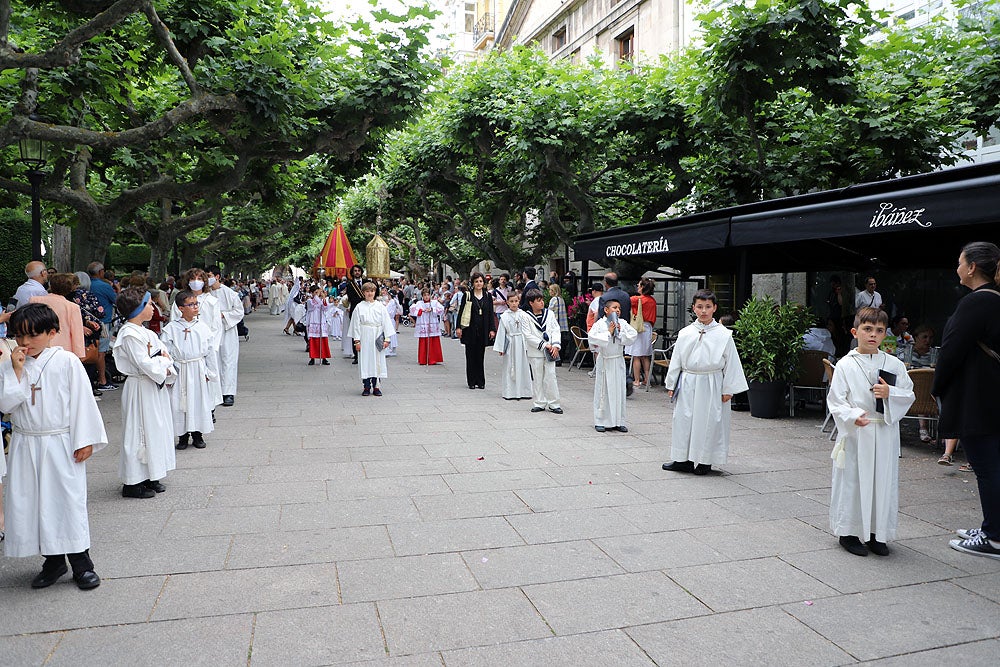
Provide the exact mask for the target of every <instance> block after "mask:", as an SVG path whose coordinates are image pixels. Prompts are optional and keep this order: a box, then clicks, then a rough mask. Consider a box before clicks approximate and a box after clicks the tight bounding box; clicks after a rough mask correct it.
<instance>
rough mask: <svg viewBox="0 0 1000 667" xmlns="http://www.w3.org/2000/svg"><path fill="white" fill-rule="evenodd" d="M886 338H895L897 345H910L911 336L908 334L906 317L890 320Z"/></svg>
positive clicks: (908, 326)
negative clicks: (890, 324)
mask: <svg viewBox="0 0 1000 667" xmlns="http://www.w3.org/2000/svg"><path fill="white" fill-rule="evenodd" d="M886 335H887V336H895V337H896V344H897V345H912V344H913V335H912V334H910V318H908V317H907V316H906V315H897V316H896V317H895V318H893V320H892V326H891V327H890V328H889V331H888V333H887V334H886Z"/></svg>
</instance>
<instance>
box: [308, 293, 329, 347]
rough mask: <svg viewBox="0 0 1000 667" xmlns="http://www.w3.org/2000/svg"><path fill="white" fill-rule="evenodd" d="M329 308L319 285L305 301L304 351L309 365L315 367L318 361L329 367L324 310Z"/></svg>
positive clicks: (327, 326)
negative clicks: (306, 352)
mask: <svg viewBox="0 0 1000 667" xmlns="http://www.w3.org/2000/svg"><path fill="white" fill-rule="evenodd" d="M329 307H330V303H329V299H328V297H327V296H326V292H325V291H323V288H322V287H320V286H319V285H316V286H314V287H313V288H312V296H310V297H309V300H308V301H306V318H305V324H306V350H307V351H308V352H309V365H310V366H315V365H316V360H317V359H320V360H321V361H322V364H323V365H324V366H329V365H330V329H329V325H328V324H327V318H326V309H327V308H329Z"/></svg>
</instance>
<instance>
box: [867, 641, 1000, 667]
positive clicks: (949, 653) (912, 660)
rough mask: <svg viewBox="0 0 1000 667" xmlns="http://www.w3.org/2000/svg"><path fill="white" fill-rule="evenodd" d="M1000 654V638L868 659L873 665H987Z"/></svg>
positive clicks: (920, 666)
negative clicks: (891, 656)
mask: <svg viewBox="0 0 1000 667" xmlns="http://www.w3.org/2000/svg"><path fill="white" fill-rule="evenodd" d="M997 655H1000V639H988V640H986V641H980V642H968V643H966V644H958V645H956V646H948V647H945V648H935V649H931V650H929V651H917V652H914V653H906V654H904V655H899V656H896V657H894V658H882V659H880V660H871V661H866V662H864V663H862V664H865V665H872V666H873V667H941V665H981V664H982V665H985V664H990V662H992V661H993V659H994V658H995V657H996V656H997Z"/></svg>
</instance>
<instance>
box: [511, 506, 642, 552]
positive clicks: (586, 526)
mask: <svg viewBox="0 0 1000 667" xmlns="http://www.w3.org/2000/svg"><path fill="white" fill-rule="evenodd" d="M507 521H508V523H510V525H511V526H513V527H514V530H516V531H517V532H518V534H519V535H520V536H521V537H522V538H524V541H525V542H527V543H528V544H544V543H547V542H570V541H573V540H581V539H591V538H595V537H608V536H611V535H627V534H633V533H641V532H642V529H640V528H638V527H637V526H634V525H632V524H631V523H629V522H628V521H625V520H623V519H622V517H621V515H620V514H618V513H617V512H615V511H614V510H613V509H611V508H595V509H582V510H557V511H555V512H536V513H532V514H519V515H514V516H509V517H507Z"/></svg>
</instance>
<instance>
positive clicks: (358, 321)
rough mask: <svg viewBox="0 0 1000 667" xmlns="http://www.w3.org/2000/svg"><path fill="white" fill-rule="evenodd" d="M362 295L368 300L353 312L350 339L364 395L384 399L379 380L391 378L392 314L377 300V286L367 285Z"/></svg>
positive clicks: (358, 305) (362, 288)
mask: <svg viewBox="0 0 1000 667" xmlns="http://www.w3.org/2000/svg"><path fill="white" fill-rule="evenodd" d="M361 293H362V294H363V295H364V297H365V300H364V301H362V302H360V303H357V304H355V305H354V307H353V308H351V324H350V327H349V328H348V330H347V335H348V336H349V337H350V339H351V341H352V342H353V343H354V349H355V351H356V352H357V354H358V372H359V373H360V374H361V382H362V385H363V391H362V392H361V395H362V396H370V395H373V394H374V395H375V396H381V395H382V390H381V389H379V386H378V384H379V380H380V379H381V378H384V377H388V376H389V371H388V368H387V365H386V362H385V351H386V349H387V348H388V347H389V337H390V336H392V333H393V332H394V331H395V330H396V329H395V326H394V325H393V323H392V320H391V319H389V311H387V310H386V309H385V306H383V305H382V304H381V303H379V302H378V301H376V300H375V284H374V283H371V282H366V283H364V285H362V286H361Z"/></svg>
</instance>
